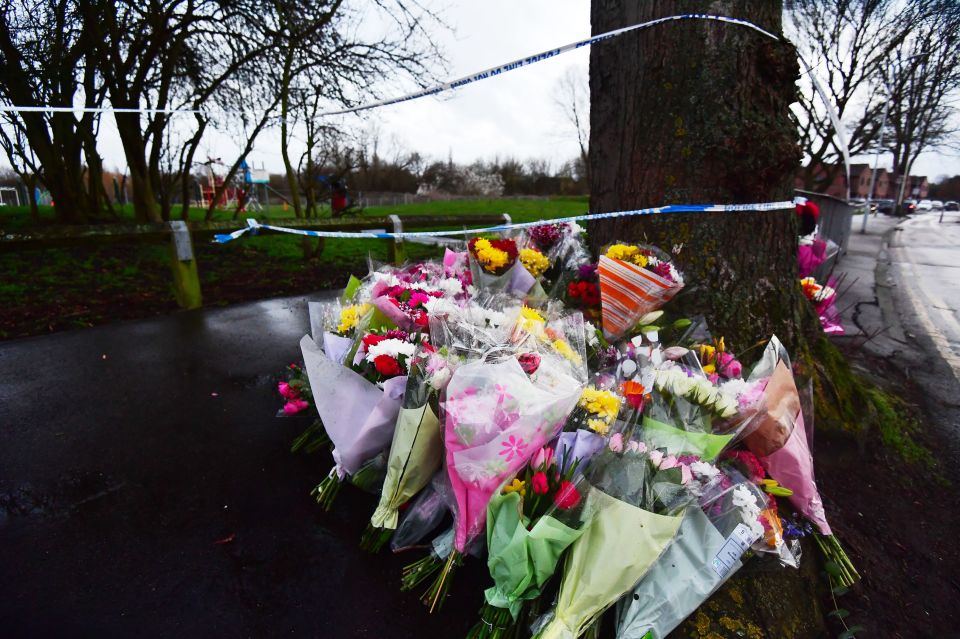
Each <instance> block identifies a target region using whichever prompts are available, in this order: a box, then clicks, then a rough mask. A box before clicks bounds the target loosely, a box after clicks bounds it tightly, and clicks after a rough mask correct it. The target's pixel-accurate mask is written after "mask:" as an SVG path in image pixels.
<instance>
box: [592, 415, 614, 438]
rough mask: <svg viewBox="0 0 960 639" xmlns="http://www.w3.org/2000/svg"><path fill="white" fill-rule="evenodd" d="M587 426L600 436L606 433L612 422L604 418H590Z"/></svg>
mask: <svg viewBox="0 0 960 639" xmlns="http://www.w3.org/2000/svg"><path fill="white" fill-rule="evenodd" d="M587 426H588V427H589V428H590V430H592V431H593V432H595V433H596V434H597V435H600V436H603V435H606V434H607V431H608V430H610V424H608V423H607V422H605V421H604V420H602V419H588V420H587Z"/></svg>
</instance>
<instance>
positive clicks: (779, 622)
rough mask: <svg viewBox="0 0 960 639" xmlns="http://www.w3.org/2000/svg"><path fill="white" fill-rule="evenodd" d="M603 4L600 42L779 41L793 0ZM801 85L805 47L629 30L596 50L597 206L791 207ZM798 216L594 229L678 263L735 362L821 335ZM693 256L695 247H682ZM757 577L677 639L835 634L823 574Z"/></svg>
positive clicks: (649, 38)
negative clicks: (764, 345)
mask: <svg viewBox="0 0 960 639" xmlns="http://www.w3.org/2000/svg"><path fill="white" fill-rule="evenodd" d="M677 4H678V3H674V2H667V1H665V0H648V1H646V2H623V1H622V0H593V3H592V13H591V18H592V26H593V32H594V33H595V34H596V33H602V32H604V31H608V30H611V29H615V28H618V27H624V26H627V25H631V24H636V23H639V22H644V21H647V20H651V19H655V18H658V17H662V16H668V15H673V14H678V13H705V14H714V15H724V16H730V17H735V18H743V19H746V20H750V21H751V22H754V23H757V24H759V25H760V26H761V27H763V28H764V29H766V30H767V31H770V32H772V33H777V34H778V33H780V31H781V22H780V21H781V10H782V7H781V3H780V2H772V1H762V2H761V1H754V2H750V1H747V0H726V1H722V0H715V1H713V2H708V1H706V0H702V1H690V2H685V3H683V5H682V10H680V9H678V7H677ZM797 77H798V66H797V57H796V52H795V50H794V48H793V46H792V45H790V44H789V43H788V42H786V41H784V40H781V41H775V40H773V39H771V38H768V37H766V36H764V35H762V34H760V33H757V32H756V31H753V30H751V29H747V28H745V27H742V26H737V25H733V24H724V23H718V22H708V21H705V20H685V21H679V22H669V23H666V24H663V25H660V26H657V27H653V28H650V29H646V30H642V31H639V32H636V33H630V34H625V35H623V36H620V37H618V38H615V39H613V40H610V41H607V42H604V43H602V44H598V45H594V46H593V47H592V48H591V52H590V94H591V112H590V118H591V120H590V130H591V139H590V146H589V149H590V208H591V211H594V212H606V211H618V210H628V209H637V208H644V207H652V206H659V205H663V204H679V203H685V204H705V203H722V204H729V203H750V202H768V201H776V200H789V199H791V197H792V193H791V190H792V184H793V179H794V175H795V172H796V170H797V169H798V168H799V163H800V150H799V147H798V144H797V131H796V129H795V128H794V125H793V124H792V122H791V119H790V115H789V105H790V103H791V102H793V101H794V97H795V91H796V87H795V81H796V79H797ZM794 215H795V214H794V212H793V211H792V210H784V211H776V212H751V213H739V212H738V213H708V214H703V213H694V214H678V215H664V216H642V217H628V218H619V219H613V220H605V221H603V222H602V223H596V222H593V223H591V225H590V238H591V243H592V244H593V245H594V249H599V248H600V247H602V246H603V245H605V244H608V243H611V242H613V241H616V240H621V241H626V242H637V241H643V242H646V243H649V244H654V245H657V246H659V247H661V248H662V249H664V250H666V251H668V252H670V251H671V250H674V249H675V248H678V249H679V252H678V253H676V255H677V261H678V263H679V266H680V268H681V269H682V271H683V272H684V275H685V276H686V280H687V288H688V289H695V291H691V292H693V294H691V295H688V296H685V299H678V300H677V303H679V304H680V305H681V308H682V310H683V311H684V312H685V313H686V314H688V316H689V314H692V313H696V312H702V313H703V314H704V315H705V316H706V318H707V320H708V322H709V324H710V329H711V331H712V332H713V334H714V335H716V336H721V335H722V336H725V338H726V340H727V343H728V344H732V346H733V348H734V349H735V350H737V349H740V350H742V349H745V348H747V347H749V346H751V345H753V344H754V343H755V342H756V341H757V340H759V339H763V338H765V337H767V336H769V335H770V334H773V333H775V334H776V335H778V336H779V337H780V338H781V339H783V340H784V342H785V343H787V344H788V345H790V346H791V347H792V348H794V349H796V348H801V349H803V350H804V352H806V350H807V338H808V336H809V338H810V339H814V338H815V336H816V335H817V333H818V327H816V325H815V322H816V319H815V318H812V322H813V325H811V315H812V314H811V313H810V311H809V307H808V306H807V307H805V306H804V304H805V300H803V298H802V295H801V293H800V291H799V286H798V284H797V257H796V255H797V236H796V233H797V229H796V222H795V220H794ZM680 247H682V248H680ZM806 550H807V552H805V553H804V556H803V562H802V565H801V570H800V571H796V570H793V569H790V568H785V569H782V570H778V571H759V572H758V571H757V570H756V568H757V567H756V566H753V567H752V568H751V567H750V566H748V567H747V568H745V569H744V570H743V571H742V572H741V573H739V574H738V575H736V576H734V578H732V579H731V580H730V581H729V582H727V584H726V585H725V586H724V587H723V588H721V589H720V590H719V591H718V592H717V593H715V595H714V596H713V597H711V599H710V600H709V601H708V602H707V603H706V604H704V605H703V606H701V607H700V609H699V610H698V611H697V612H696V613H694V614H693V615H692V616H691V617H690V618H689V619H688V620H687V622H686V623H685V624H684V625H683V626H681V627H680V628H679V629H678V631H677V632H676V633H674V636H684V637H708V636H709V637H737V636H770V637H787V636H789V637H815V636H820V635H822V634H823V632H824V626H823V612H822V611H821V610H820V606H819V603H818V596H817V588H818V585H819V577H818V572H819V567H818V565H819V564H818V562H817V558H816V554H815V551H813V549H812V548H807V549H806Z"/></svg>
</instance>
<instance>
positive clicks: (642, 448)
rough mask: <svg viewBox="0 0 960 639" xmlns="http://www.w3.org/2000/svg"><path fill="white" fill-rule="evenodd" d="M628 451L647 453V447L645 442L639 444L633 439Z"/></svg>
mask: <svg viewBox="0 0 960 639" xmlns="http://www.w3.org/2000/svg"><path fill="white" fill-rule="evenodd" d="M627 450H628V451H630V452H632V453H645V452H647V445H646V444H645V443H643V442H638V441H636V440H633V439H631V440H630V441H629V442H627Z"/></svg>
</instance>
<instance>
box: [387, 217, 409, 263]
mask: <svg viewBox="0 0 960 639" xmlns="http://www.w3.org/2000/svg"><path fill="white" fill-rule="evenodd" d="M388 217H389V218H390V221H391V222H393V232H394V233H403V222H401V221H400V216H399V215H390V216H388ZM387 242H388V243H387V260H388V261H390V262H391V263H392V264H394V265H395V266H400V265H402V264H403V263H404V262H405V261H406V260H407V249H406V247H405V246H404V244H403V238H402V237H396V238H393V239H389V240H387Z"/></svg>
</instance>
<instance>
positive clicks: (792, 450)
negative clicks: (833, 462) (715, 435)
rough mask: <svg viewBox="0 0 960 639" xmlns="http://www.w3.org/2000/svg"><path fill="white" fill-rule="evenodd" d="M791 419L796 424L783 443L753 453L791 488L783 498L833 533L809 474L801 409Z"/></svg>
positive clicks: (810, 456)
mask: <svg viewBox="0 0 960 639" xmlns="http://www.w3.org/2000/svg"><path fill="white" fill-rule="evenodd" d="M794 419H795V420H796V426H795V427H794V428H793V432H791V433H790V438H789V439H788V440H787V443H786V444H785V445H784V446H783V447H782V448H780V449H779V450H777V451H775V452H773V453H771V454H770V455H766V456H763V455H758V456H757V457H758V459H759V460H760V463H761V464H762V465H763V467H764V469H765V470H766V471H767V474H769V475H770V477H772V478H773V479H775V480H777V481H778V482H779V483H780V485H782V486H784V487H786V488H789V489H790V490H792V491H793V494H792V495H790V496H789V497H787V499H788V500H789V501H790V504H791V505H792V506H793V507H794V508H796V509H797V512H799V513H800V514H802V515H803V516H804V517H806V518H807V519H808V520H809V521H810V522H812V523H813V524H814V525H815V526H816V527H817V528H818V529H819V530H820V532H821V533H822V534H824V535H831V534H833V533H832V532H831V530H830V524H828V523H827V515H826V513H825V512H824V510H823V500H822V499H821V498H820V491H819V490H818V489H817V482H816V479H815V478H814V474H813V454H812V453H811V452H810V446H809V445H808V443H807V429H806V428H804V425H803V413H802V412H800V411H797V414H796V415H795V416H794Z"/></svg>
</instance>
